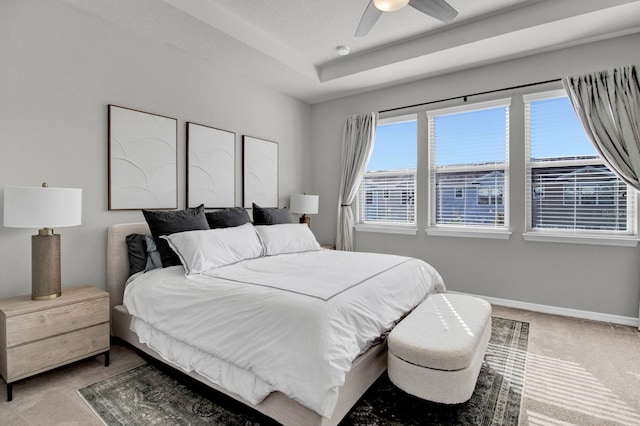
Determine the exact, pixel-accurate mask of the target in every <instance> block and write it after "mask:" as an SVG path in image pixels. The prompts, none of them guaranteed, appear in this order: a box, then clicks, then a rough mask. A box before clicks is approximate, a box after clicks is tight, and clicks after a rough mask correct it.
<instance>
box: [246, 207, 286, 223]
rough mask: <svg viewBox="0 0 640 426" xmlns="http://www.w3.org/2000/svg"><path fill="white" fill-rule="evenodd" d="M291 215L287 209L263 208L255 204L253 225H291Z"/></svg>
mask: <svg viewBox="0 0 640 426" xmlns="http://www.w3.org/2000/svg"><path fill="white" fill-rule="evenodd" d="M291 222H293V221H292V220H291V213H289V209H287V208H286V207H284V208H281V209H274V208H263V207H260V206H259V205H257V204H256V203H253V224H254V225H278V224H281V223H291Z"/></svg>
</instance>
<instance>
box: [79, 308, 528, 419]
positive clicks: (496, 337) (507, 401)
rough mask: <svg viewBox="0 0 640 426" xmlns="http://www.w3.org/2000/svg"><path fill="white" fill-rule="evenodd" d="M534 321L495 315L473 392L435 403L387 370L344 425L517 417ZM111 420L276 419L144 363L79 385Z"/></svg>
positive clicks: (83, 393) (98, 409) (82, 391)
mask: <svg viewBox="0 0 640 426" xmlns="http://www.w3.org/2000/svg"><path fill="white" fill-rule="evenodd" d="M528 334H529V324H528V323H525V322H520V321H514V320H509V319H503V318H493V320H492V336H491V340H490V342H489V347H488V349H487V354H486V356H485V362H484V363H483V365H482V368H481V371H480V375H479V378H478V383H477V386H476V389H475V391H474V393H473V396H472V397H471V399H470V400H469V401H468V402H466V403H464V404H458V405H454V406H446V405H440V404H432V403H429V402H426V401H423V400H421V399H419V398H415V397H413V396H411V395H408V394H406V393H405V392H403V391H401V390H399V389H398V388H397V387H395V386H394V385H393V384H392V383H391V382H390V381H389V378H388V376H387V375H386V374H383V375H382V376H381V377H380V379H378V381H377V382H376V383H375V384H374V385H373V386H372V387H371V388H370V389H369V391H367V392H366V393H365V395H364V396H363V397H362V398H361V400H360V401H359V402H358V403H357V404H356V406H355V407H354V409H353V410H352V411H351V412H350V413H349V414H348V415H347V417H346V418H345V419H344V420H343V422H342V423H341V425H344V426H356V425H389V426H391V425H474V426H475V425H478V426H479V425H496V424H497V425H505V426H515V425H517V424H518V418H519V413H520V402H521V399H522V388H523V377H524V370H525V354H526V351H527V341H528ZM79 392H80V394H81V395H82V397H83V398H84V399H85V400H86V401H87V403H88V404H89V405H90V406H91V407H92V409H93V410H94V412H95V413H96V414H97V415H98V416H100V418H101V419H102V420H103V422H104V423H105V424H107V425H109V426H116V425H148V424H153V425H169V424H189V425H199V424H203V425H204V424H208V425H225V426H241V425H242V426H244V425H267V424H272V422H271V421H270V420H269V419H266V418H264V417H262V416H261V415H259V414H257V413H256V412H255V411H253V410H251V409H249V408H247V407H246V406H244V405H242V404H238V403H235V402H234V401H231V400H230V399H228V398H221V395H219V394H216V393H215V392H210V391H207V390H206V389H202V387H201V386H193V383H192V381H191V380H187V378H186V377H184V376H183V375H179V374H176V373H175V372H173V371H172V370H166V369H164V368H163V369H162V370H160V369H158V368H156V367H155V366H154V365H152V364H146V365H142V366H140V367H137V368H135V369H132V370H130V371H126V372H123V373H121V374H119V375H117V376H115V377H111V378H107V379H104V380H101V381H99V382H97V383H95V384H93V385H90V386H87V387H85V388H83V389H81V390H79Z"/></svg>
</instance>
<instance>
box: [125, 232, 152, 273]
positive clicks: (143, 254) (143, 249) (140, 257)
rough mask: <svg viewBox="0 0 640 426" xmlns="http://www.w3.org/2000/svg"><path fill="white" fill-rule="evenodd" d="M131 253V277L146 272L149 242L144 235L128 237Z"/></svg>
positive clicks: (128, 246) (128, 247)
mask: <svg viewBox="0 0 640 426" xmlns="http://www.w3.org/2000/svg"><path fill="white" fill-rule="evenodd" d="M126 240H127V249H128V251H129V276H131V275H133V274H137V273H138V272H142V271H144V268H146V267H147V242H146V240H145V237H144V235H143V234H131V235H127V238H126Z"/></svg>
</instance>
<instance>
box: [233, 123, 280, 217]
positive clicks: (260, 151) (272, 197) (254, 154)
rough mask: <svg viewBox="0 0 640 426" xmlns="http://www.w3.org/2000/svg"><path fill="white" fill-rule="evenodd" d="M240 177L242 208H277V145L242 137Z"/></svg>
mask: <svg viewBox="0 0 640 426" xmlns="http://www.w3.org/2000/svg"><path fill="white" fill-rule="evenodd" d="M242 176H243V191H242V192H243V199H244V201H243V202H244V207H247V208H251V203H256V204H257V205H259V206H260V207H278V144H277V143H276V142H272V141H267V140H264V139H259V138H254V137H251V136H246V135H245V136H243V137H242Z"/></svg>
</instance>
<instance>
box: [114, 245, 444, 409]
mask: <svg viewBox="0 0 640 426" xmlns="http://www.w3.org/2000/svg"><path fill="white" fill-rule="evenodd" d="M443 291H445V287H444V284H443V282H442V279H441V277H440V275H439V274H438V273H437V272H436V271H435V269H433V267H431V266H430V265H429V264H427V263H425V262H423V261H421V260H418V259H413V258H407V257H401V256H392V255H382V254H372V253H354V252H340V251H333V250H321V251H310V252H304V253H296V254H285V255H278V256H269V257H260V258H257V259H252V260H247V261H243V262H240V263H236V264H233V265H228V266H224V267H221V268H216V269H212V270H211V271H209V272H207V273H205V274H201V275H196V276H190V277H189V278H186V277H185V275H184V269H183V268H182V267H181V266H175V267H170V268H165V269H156V270H154V271H150V272H147V273H145V274H143V275H141V276H140V277H138V278H136V279H135V280H133V281H132V282H131V283H129V284H128V285H127V287H126V289H125V294H124V305H125V306H126V308H127V309H128V311H129V312H130V313H131V314H132V315H133V316H134V318H133V320H132V323H131V329H132V330H133V331H134V332H135V333H136V334H137V335H138V336H139V338H140V340H141V342H143V343H147V344H148V345H149V346H150V347H152V348H153V349H154V350H156V351H157V352H159V353H160V354H161V355H162V356H163V357H165V358H166V359H167V360H169V361H171V362H172V363H174V364H176V365H179V366H180V367H182V368H183V369H185V370H186V371H196V372H198V373H200V374H202V375H204V376H206V377H207V378H209V379H210V380H212V381H213V382H215V383H218V384H219V385H221V386H223V387H224V388H226V389H228V390H230V391H232V392H235V393H237V394H239V395H240V396H242V397H243V398H245V399H246V400H247V401H249V402H251V403H254V404H257V403H259V402H260V401H262V399H264V398H265V397H266V396H267V395H268V394H269V393H271V392H272V391H276V390H277V391H280V392H282V393H284V394H286V395H287V396H289V397H291V398H293V399H295V400H296V401H298V402H300V403H301V404H302V405H305V406H306V407H309V408H310V409H312V410H314V411H316V412H317V413H319V414H320V415H322V416H325V417H330V416H331V413H332V412H333V409H334V407H335V404H336V401H337V396H338V390H339V388H340V386H341V385H342V384H343V383H344V380H345V376H346V373H347V372H348V371H349V369H350V367H351V363H352V361H353V360H354V359H355V358H356V357H357V356H358V355H359V354H360V353H361V352H362V351H363V350H365V349H366V348H367V347H368V346H369V345H370V344H371V343H372V342H373V341H374V339H376V338H377V337H378V336H380V334H381V333H383V332H384V331H386V330H388V329H389V328H391V327H392V326H393V325H394V323H395V321H397V320H398V319H399V318H400V317H401V316H402V315H403V314H404V313H406V312H408V311H410V310H411V309H412V308H413V307H415V306H416V305H417V304H418V303H420V302H421V301H422V300H423V299H424V298H425V297H426V296H427V295H428V294H430V293H432V292H443Z"/></svg>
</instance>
